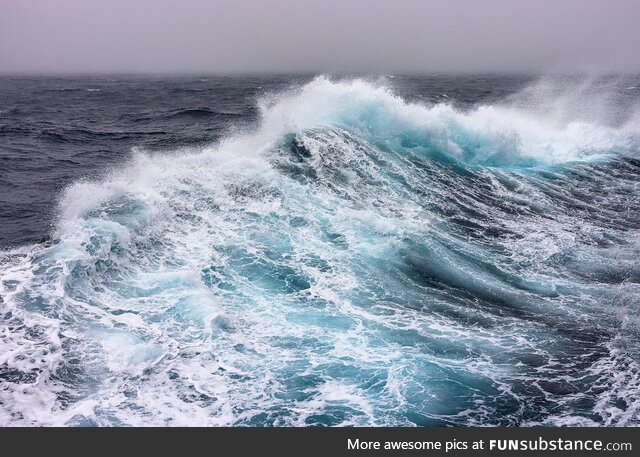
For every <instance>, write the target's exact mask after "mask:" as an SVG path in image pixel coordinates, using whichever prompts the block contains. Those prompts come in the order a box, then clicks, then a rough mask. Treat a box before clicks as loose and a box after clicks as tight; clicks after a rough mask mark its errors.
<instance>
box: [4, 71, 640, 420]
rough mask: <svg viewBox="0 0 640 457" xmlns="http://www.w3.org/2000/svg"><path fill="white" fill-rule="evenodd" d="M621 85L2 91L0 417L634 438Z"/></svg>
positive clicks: (318, 83)
mask: <svg viewBox="0 0 640 457" xmlns="http://www.w3.org/2000/svg"><path fill="white" fill-rule="evenodd" d="M639 83H640V79H639V78H637V77H629V76H626V77H599V78H584V77H569V76H567V77H561V78H560V77H556V78H553V79H549V78H534V77H527V76H508V77H507V76H458V77H443V76H437V75H434V76H429V77H399V76H397V77H391V76H387V77H382V78H374V79H372V78H369V79H365V78H361V79H348V78H333V79H329V78H314V77H313V76H282V77H272V76H270V77H257V76H252V77H225V78H222V77H163V78H160V77H154V78H150V77H144V78H143V77H124V76H113V77H106V76H105V77H74V78H70V77H66V78H65V77H56V78H54V77H2V78H0V140H1V141H0V248H1V249H3V250H2V251H0V424H2V425H25V424H28V425H35V424H44V425H95V424H98V425H469V424H481V425H535V424H573V425H636V424H638V423H639V422H640V401H639V398H638V397H639V394H640V365H638V363H639V360H638V358H639V353H638V349H639V347H640V345H639V343H640V339H639V336H640V335H639V334H638V330H637V328H638V309H639V304H640V286H639V282H640V263H639V262H638V260H637V259H638V255H639V254H640V217H639V216H640V195H639V191H640V174H639V173H640V161H639V160H638V157H639V155H638V153H639V151H640V116H639V115H638V113H639V112H640V111H639V110H638V109H637V107H638V106H639V105H638V102H639V100H640V91H639V90H638V85H639Z"/></svg>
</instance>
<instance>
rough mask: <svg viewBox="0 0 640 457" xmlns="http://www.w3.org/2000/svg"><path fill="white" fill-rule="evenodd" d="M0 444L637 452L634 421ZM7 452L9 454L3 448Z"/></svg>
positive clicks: (32, 447) (23, 438)
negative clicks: (570, 425)
mask: <svg viewBox="0 0 640 457" xmlns="http://www.w3.org/2000/svg"><path fill="white" fill-rule="evenodd" d="M0 443H2V444H1V446H2V450H3V451H4V452H8V450H17V451H18V452H19V455H35V454H36V453H39V454H43V455H46V454H45V453H47V454H48V453H50V452H54V451H55V452H56V453H57V452H60V453H61V455H63V456H65V457H67V456H68V457H71V456H74V455H82V456H90V455H91V454H93V453H119V454H124V455H136V454H133V453H137V452H140V453H144V454H141V455H152V454H155V453H160V454H163V455H181V456H182V455H203V454H204V455H263V454H264V455H269V456H272V455H273V456H289V455H291V456H308V455H311V456H312V455H322V456H342V455H344V456H366V455H371V456H382V455H385V456H386V455H402V456H405V455H414V456H417V455H434V456H440V455H442V456H471V455H495V456H512V455H513V456H516V455H523V456H528V455H545V456H546V455H548V456H554V455H593V456H597V455H612V456H613V455H619V456H627V455H638V451H639V450H640V433H639V432H638V429H635V428H329V429H319V428H208V429H205V428H163V429H161V428H142V429H140V428H137V429H134V428H128V429H127V428H110V429H107V428H100V429H90V428H75V429H74V428H64V429H63V428H4V429H0ZM6 455H9V454H8V453H7V454H6Z"/></svg>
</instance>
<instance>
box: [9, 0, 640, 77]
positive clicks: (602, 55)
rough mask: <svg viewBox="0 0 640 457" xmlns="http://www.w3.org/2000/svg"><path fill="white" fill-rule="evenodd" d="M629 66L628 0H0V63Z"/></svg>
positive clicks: (631, 26)
mask: <svg viewBox="0 0 640 457" xmlns="http://www.w3.org/2000/svg"><path fill="white" fill-rule="evenodd" d="M530 71H532V72H558V71H590V72H594V71H628V72H635V71H640V0H615V1H614V0H600V1H596V0H0V72H83V73H84V72H145V73H148V72H163V73H166V72H172V73H173V72H178V73H189V72H208V73H237V72H334V73H362V72H365V73H414V72H418V73H422V72H427V73H436V72H530Z"/></svg>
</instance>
